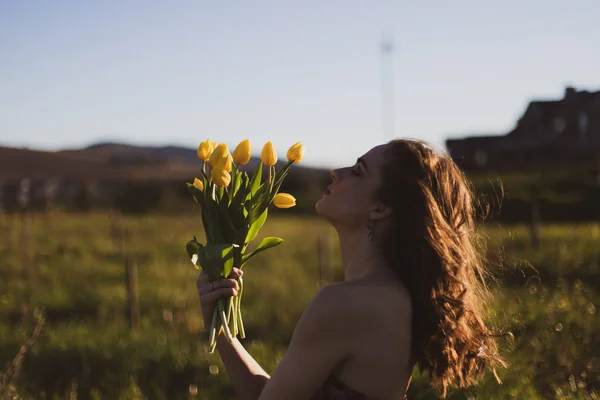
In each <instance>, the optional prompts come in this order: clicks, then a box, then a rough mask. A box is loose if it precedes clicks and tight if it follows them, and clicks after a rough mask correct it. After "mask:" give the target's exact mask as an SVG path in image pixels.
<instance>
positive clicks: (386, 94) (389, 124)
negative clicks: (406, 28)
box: [381, 35, 396, 142]
mask: <svg viewBox="0 0 600 400" xmlns="http://www.w3.org/2000/svg"><path fill="white" fill-rule="evenodd" d="M393 52H394V43H393V39H392V38H391V35H390V36H388V37H385V35H384V37H383V40H382V42H381V111H382V112H381V117H382V128H383V137H384V141H385V142H387V141H389V140H392V139H394V138H395V137H396V133H395V130H394V120H395V115H394V63H393V61H394V60H393Z"/></svg>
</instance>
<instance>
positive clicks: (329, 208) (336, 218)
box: [315, 145, 386, 228]
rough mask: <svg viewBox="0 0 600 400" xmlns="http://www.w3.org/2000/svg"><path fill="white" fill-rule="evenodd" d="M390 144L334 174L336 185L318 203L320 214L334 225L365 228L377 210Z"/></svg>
mask: <svg viewBox="0 0 600 400" xmlns="http://www.w3.org/2000/svg"><path fill="white" fill-rule="evenodd" d="M385 146H386V145H379V146H376V147H374V148H372V149H371V150H369V151H368V152H367V153H365V154H364V155H363V156H362V157H360V158H358V160H357V162H356V164H354V165H353V166H351V167H346V168H340V169H335V170H333V171H332V179H333V182H332V183H331V185H329V186H328V187H327V189H326V190H325V192H324V193H323V197H322V198H321V199H320V200H319V201H317V203H316V205H315V208H316V210H317V213H318V214H319V215H320V216H322V217H323V218H325V219H326V220H328V221H329V222H330V223H331V224H332V225H334V226H341V227H345V228H364V227H366V226H367V225H368V222H369V219H371V218H372V213H373V212H374V210H375V209H376V206H377V203H378V202H377V199H376V194H377V191H378V190H379V188H380V187H381V170H382V168H383V158H384V150H385Z"/></svg>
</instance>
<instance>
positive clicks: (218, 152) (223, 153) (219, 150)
mask: <svg viewBox="0 0 600 400" xmlns="http://www.w3.org/2000/svg"><path fill="white" fill-rule="evenodd" d="M227 153H229V148H228V147H227V143H221V144H220V145H218V146H217V147H216V148H215V149H214V150H213V152H212V154H211V155H210V158H209V159H208V160H207V161H206V163H207V164H208V165H210V166H211V167H215V166H217V165H218V164H219V162H223V161H225V160H221V159H222V158H226V157H227Z"/></svg>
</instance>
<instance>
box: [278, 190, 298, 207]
mask: <svg viewBox="0 0 600 400" xmlns="http://www.w3.org/2000/svg"><path fill="white" fill-rule="evenodd" d="M273 204H274V205H275V207H277V208H292V207H294V206H295V205H296V199H295V198H294V196H292V195H291V194H289V193H277V194H276V195H275V198H273Z"/></svg>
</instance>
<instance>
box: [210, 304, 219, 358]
mask: <svg viewBox="0 0 600 400" xmlns="http://www.w3.org/2000/svg"><path fill="white" fill-rule="evenodd" d="M218 323H219V310H218V309H217V308H216V307H215V309H214V311H213V317H212V323H211V324H210V336H209V338H208V344H209V346H211V349H214V348H213V344H215V343H216V341H217V328H218V327H217V325H218ZM210 352H211V353H212V351H210Z"/></svg>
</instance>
